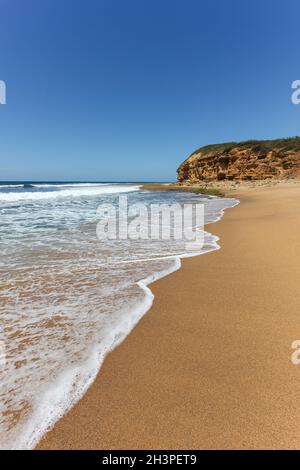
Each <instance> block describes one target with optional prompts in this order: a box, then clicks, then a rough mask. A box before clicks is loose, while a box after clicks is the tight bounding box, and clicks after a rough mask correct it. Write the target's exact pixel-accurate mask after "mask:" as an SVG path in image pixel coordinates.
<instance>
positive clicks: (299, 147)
mask: <svg viewBox="0 0 300 470" xmlns="http://www.w3.org/2000/svg"><path fill="white" fill-rule="evenodd" d="M234 148H239V149H240V150H246V149H251V150H253V151H256V152H260V153H268V152H270V151H271V150H277V151H280V152H281V153H282V154H283V155H284V154H286V153H287V152H298V151H300V137H298V136H296V137H288V138H286V139H274V140H245V141H242V142H225V143H223V144H212V145H205V146H204V147H200V148H199V149H197V150H195V151H194V152H193V153H192V154H191V155H190V157H191V156H192V155H195V154H197V153H200V152H201V154H202V155H201V157H202V158H205V157H206V156H207V155H209V154H211V153H215V154H224V153H229V152H230V151H231V150H232V149H234Z"/></svg>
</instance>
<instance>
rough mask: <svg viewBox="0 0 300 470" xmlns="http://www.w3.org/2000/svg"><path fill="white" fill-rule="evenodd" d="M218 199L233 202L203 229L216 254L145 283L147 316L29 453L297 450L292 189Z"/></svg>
mask: <svg viewBox="0 0 300 470" xmlns="http://www.w3.org/2000/svg"><path fill="white" fill-rule="evenodd" d="M229 191H230V190H229ZM226 195H228V196H232V197H235V198H238V199H240V201H241V204H240V205H238V206H237V207H235V208H233V209H232V210H229V211H226V213H225V216H224V218H223V219H222V220H221V221H219V222H218V223H215V224H212V225H211V226H206V229H208V231H210V232H212V233H213V234H214V235H217V236H219V237H220V246H221V250H218V251H213V252H210V253H208V254H205V255H204V256H198V257H193V258H189V259H184V260H182V266H181V269H180V270H178V271H176V272H174V273H172V274H170V275H168V276H167V277H164V278H162V279H160V280H159V281H156V282H154V283H153V284H151V291H152V292H153V294H154V296H155V299H154V304H153V306H152V307H151V309H150V310H149V311H148V312H147V314H146V315H145V316H144V317H143V318H142V319H141V320H140V322H139V323H138V324H137V326H136V327H135V328H134V330H133V331H132V332H131V333H130V334H129V336H128V337H127V338H126V340H125V341H124V342H123V343H122V344H121V345H120V346H118V347H117V348H116V349H115V350H114V351H113V352H111V353H110V354H109V355H108V356H107V357H106V359H105V362H104V364H103V366H102V368H101V370H100V372H99V374H98V377H97V378H96V380H95V382H94V383H93V385H92V386H91V387H90V388H89V390H88V391H87V393H86V394H85V395H84V397H83V398H82V399H81V400H80V401H79V402H78V403H77V404H76V405H75V407H74V408H73V409H71V410H70V411H69V412H68V413H67V414H66V415H65V416H64V417H63V418H62V419H61V420H60V421H59V422H58V423H57V424H56V425H55V426H54V428H53V430H52V431H50V432H49V433H48V434H47V435H46V436H45V437H44V438H43V439H42V440H41V442H40V443H39V444H38V446H37V448H38V449H84V448H86V449H127V448H131V449H176V448H177V449H178V448H186V449H201V448H203V449H204V448H205V449H209V448H218V449H221V448H222V449H229V448H297V446H299V440H300V437H299V436H298V432H297V425H296V426H295V423H297V420H298V419H300V412H299V410H298V408H297V388H298V380H299V370H298V369H297V367H296V366H294V365H293V364H292V363H291V361H290V355H291V352H292V350H291V349H290V348H291V343H292V341H294V340H295V339H297V337H298V336H299V335H300V316H299V313H298V309H297V307H298V306H299V294H298V288H297V278H298V279H299V271H300V268H299V266H300V263H299V261H300V252H299V248H298V245H297V230H299V228H300V217H299V215H298V214H297V201H298V200H299V196H300V184H297V183H296V182H293V183H291V184H289V183H286V184H280V185H277V186H274V187H273V186H272V187H256V188H250V189H249V188H247V187H246V188H239V189H238V190H237V191H234V192H228V191H227V194H226ZM282 240H284V243H282ZM283 245H284V246H283ZM278 266H280V273H279V272H278V271H277V270H276V268H277V267H278ZM287 274H288V275H287ZM241 292H244V294H243V295H241ZM298 317H299V318H298ZM298 332H299V333H298Z"/></svg>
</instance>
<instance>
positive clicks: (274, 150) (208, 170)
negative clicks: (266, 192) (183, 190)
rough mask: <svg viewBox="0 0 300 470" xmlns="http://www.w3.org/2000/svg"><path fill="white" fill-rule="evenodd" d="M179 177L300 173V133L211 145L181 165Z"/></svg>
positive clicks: (203, 178) (227, 177)
mask: <svg viewBox="0 0 300 470" xmlns="http://www.w3.org/2000/svg"><path fill="white" fill-rule="evenodd" d="M177 173H178V181H179V182H181V183H187V182H188V183H197V182H201V181H216V180H219V181H220V180H265V179H268V178H271V179H287V178H299V177H300V137H292V138H288V139H278V140H262V141H253V140H252V141H247V142H239V143H236V142H230V143H226V144H217V145H208V146H206V147H202V148H200V149H198V150H196V151H195V152H194V153H192V154H191V155H190V156H189V157H188V158H187V159H186V160H185V161H184V162H183V163H182V164H181V165H180V167H179V168H178V170H177Z"/></svg>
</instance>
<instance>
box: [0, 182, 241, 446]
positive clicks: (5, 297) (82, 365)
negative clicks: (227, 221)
mask: <svg viewBox="0 0 300 470" xmlns="http://www.w3.org/2000/svg"><path fill="white" fill-rule="evenodd" d="M121 195H123V196H124V195H126V197H127V200H128V203H129V204H131V205H137V206H139V205H144V206H145V205H146V206H147V207H148V206H150V205H153V204H154V205H157V204H168V205H172V204H176V205H177V207H183V206H184V205H186V204H199V203H201V204H203V205H204V220H205V224H208V223H212V222H216V221H217V220H219V219H220V218H221V217H222V215H223V211H224V210H225V209H227V208H230V207H233V206H234V205H235V204H237V201H236V200H235V199H228V198H217V197H211V196H202V195H196V194H192V193H186V192H179V191H151V190H146V189H143V188H142V186H141V185H138V184H130V183H89V182H85V183H51V182H48V183H35V182H30V183H28V182H27V183H26V182H16V183H15V182H13V183H0V215H1V224H0V247H1V259H0V289H1V296H0V298H1V303H0V447H1V448H2V449H31V448H33V447H34V446H35V445H36V443H37V442H38V441H39V439H40V438H41V437H42V435H43V434H44V433H45V432H46V431H47V430H48V429H49V428H50V427H51V426H52V425H53V424H54V423H55V422H56V421H57V420H58V419H59V418H60V417H61V416H62V415H63V414H64V413H65V412H66V411H67V410H68V409H69V408H70V407H71V406H72V405H74V403H76V401H78V400H79V399H80V398H81V397H82V395H83V394H84V393H85V391H86V390H87V388H88V387H89V385H90V384H91V383H92V382H93V380H94V379H95V377H96V375H97V373H98V371H99V369H100V367H101V364H102V362H103V360H104V358H105V356H106V354H107V353H108V352H109V351H111V350H112V349H113V348H114V347H115V346H116V345H118V344H119V343H120V342H121V341H123V339H124V338H125V337H126V336H127V335H128V334H129V332H130V331H131V330H132V328H133V327H134V325H135V324H136V323H137V322H138V321H139V319H140V318H141V317H142V316H143V315H144V314H145V313H146V312H147V310H148V309H149V308H150V306H151V304H152V302H153V294H152V292H151V289H150V288H149V284H150V283H151V282H152V281H153V280H156V279H158V278H160V277H162V276H165V275H167V274H168V273H170V272H173V271H175V270H176V269H178V268H179V267H180V259H181V258H182V257H184V256H190V255H191V254H190V253H188V252H187V251H186V246H185V244H184V243H183V241H182V240H178V239H176V238H175V237H174V236H171V237H170V239H164V240H162V239H156V240H153V239H150V240H148V239H126V238H125V239H112V240H100V239H99V238H98V237H97V234H96V227H97V224H98V222H99V213H98V212H97V208H98V207H99V205H103V204H106V205H109V206H110V207H116V213H117V211H118V204H119V197H120V196H121ZM217 242H218V238H217V237H216V236H214V235H213V234H210V233H208V232H204V245H203V247H202V248H201V250H200V251H199V252H197V253H194V254H202V253H206V252H209V251H212V250H216V249H218V248H219V246H218V243H217ZM203 275H205V273H203ZM108 406H109V404H108Z"/></svg>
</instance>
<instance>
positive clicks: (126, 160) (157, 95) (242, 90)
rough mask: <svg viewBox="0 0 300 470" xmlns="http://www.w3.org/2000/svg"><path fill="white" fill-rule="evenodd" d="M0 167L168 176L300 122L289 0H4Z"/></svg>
mask: <svg viewBox="0 0 300 470" xmlns="http://www.w3.org/2000/svg"><path fill="white" fill-rule="evenodd" d="M0 15H1V27H0V79H1V80H5V82H6V85H7V104H6V105H1V106H0V180H106V181H128V180H131V181H139V180H143V181H151V180H152V181H153V180H156V181H163V180H165V181H167V180H174V179H175V177H176V168H177V166H178V165H179V164H180V163H181V161H183V160H184V159H185V158H186V157H187V156H188V155H189V154H190V153H191V152H192V151H193V150H195V149H196V148H198V147H200V146H202V145H206V144H209V143H216V142H224V141H231V140H245V139H252V138H258V139H260V138H275V137H283V136H291V135H298V134H300V106H295V105H292V104H291V99H290V96H291V83H292V81H293V80H296V79H300V71H299V50H298V49H299V43H300V28H299V17H300V3H299V1H298V0H285V1H284V0H226V1H224V0H151V1H150V0H147V1H146V0H86V1H84V0H42V1H41V0H26V2H25V1H24V0H1V2H0Z"/></svg>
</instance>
